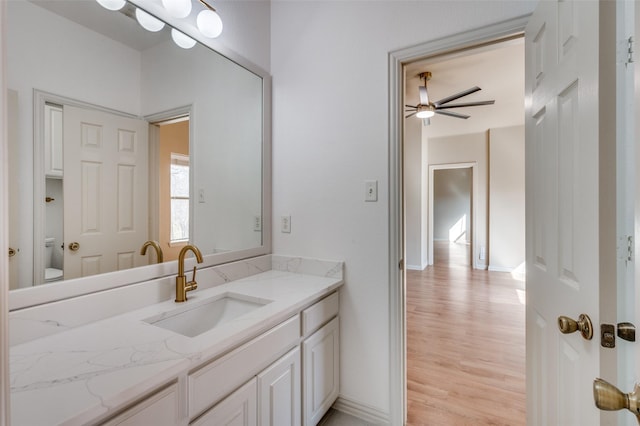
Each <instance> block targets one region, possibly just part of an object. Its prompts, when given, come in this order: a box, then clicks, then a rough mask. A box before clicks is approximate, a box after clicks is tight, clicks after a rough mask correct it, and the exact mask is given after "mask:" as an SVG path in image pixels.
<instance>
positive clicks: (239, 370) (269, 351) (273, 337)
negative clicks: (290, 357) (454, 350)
mask: <svg viewBox="0 0 640 426" xmlns="http://www.w3.org/2000/svg"><path fill="white" fill-rule="evenodd" d="M299 342H300V316H299V315H296V316H294V317H292V318H290V319H288V320H286V321H285V322H283V323H281V324H280V325H278V326H276V327H274V328H272V329H271V330H269V331H267V332H265V333H263V334H261V335H260V336H258V337H256V338H255V339H253V340H251V341H249V342H247V343H245V344H244V345H242V346H240V347H239V348H237V349H234V350H233V351H231V352H229V353H228V354H226V355H224V356H223V357H221V358H219V359H217V360H215V361H213V362H211V363H209V364H207V365H205V366H204V367H202V368H199V369H197V370H196V371H194V372H192V373H191V374H189V377H188V387H189V419H190V420H194V419H195V418H196V417H198V416H199V415H200V414H202V413H203V412H204V411H205V410H207V409H208V408H209V407H211V406H213V405H215V404H218V402H219V401H221V400H222V399H223V398H225V396H226V395H229V394H230V393H231V392H233V391H234V390H235V389H237V388H238V387H239V386H241V385H242V384H243V383H245V382H247V381H248V380H250V379H252V378H254V377H255V376H257V375H259V374H260V373H261V372H262V371H263V370H265V369H267V371H268V368H267V367H269V366H270V365H271V364H273V363H274V362H275V361H276V360H278V359H280V358H281V357H283V355H284V354H287V353H288V352H289V351H290V350H291V349H293V348H296V347H297V346H298V344H299ZM284 359H286V356H285V357H284Z"/></svg>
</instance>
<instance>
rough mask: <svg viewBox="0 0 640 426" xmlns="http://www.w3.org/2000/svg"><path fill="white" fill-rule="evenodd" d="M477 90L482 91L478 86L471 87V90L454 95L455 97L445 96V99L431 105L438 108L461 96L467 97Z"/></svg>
mask: <svg viewBox="0 0 640 426" xmlns="http://www.w3.org/2000/svg"><path fill="white" fill-rule="evenodd" d="M478 90H482V89H480V88H479V87H478V86H473V87H472V88H471V89H467V90H465V91H464V92H460V93H456V94H455V95H451V96H447V97H446V98H442V99H440V100H439V101H436V102H434V103H433V104H434V105H435V106H440V105H442V104H446V103H447V102H451V101H455V100H456V99H459V98H461V97H463V96H467V95H470V94H472V93H475V92H477V91H478Z"/></svg>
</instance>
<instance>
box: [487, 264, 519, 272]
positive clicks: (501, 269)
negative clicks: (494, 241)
mask: <svg viewBox="0 0 640 426" xmlns="http://www.w3.org/2000/svg"><path fill="white" fill-rule="evenodd" d="M514 269H516V268H508V267H505V266H492V265H489V270H490V271H492V272H511V271H513V270H514Z"/></svg>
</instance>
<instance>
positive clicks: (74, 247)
mask: <svg viewBox="0 0 640 426" xmlns="http://www.w3.org/2000/svg"><path fill="white" fill-rule="evenodd" d="M79 248H80V243H77V242H75V241H74V242H72V243H69V250H71V251H78V249H79Z"/></svg>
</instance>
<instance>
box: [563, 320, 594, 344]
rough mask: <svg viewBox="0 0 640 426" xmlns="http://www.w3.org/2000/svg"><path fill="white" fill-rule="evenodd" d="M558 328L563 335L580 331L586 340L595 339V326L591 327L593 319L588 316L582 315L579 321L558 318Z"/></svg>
mask: <svg viewBox="0 0 640 426" xmlns="http://www.w3.org/2000/svg"><path fill="white" fill-rule="evenodd" d="M558 328H559V329H560V332H561V333H563V334H570V333H573V332H575V331H580V334H581V335H582V337H584V338H585V339H586V340H591V338H592V337H593V325H591V318H589V315H587V314H580V316H579V317H578V321H575V320H573V319H571V318H569V317H565V316H561V317H558Z"/></svg>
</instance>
